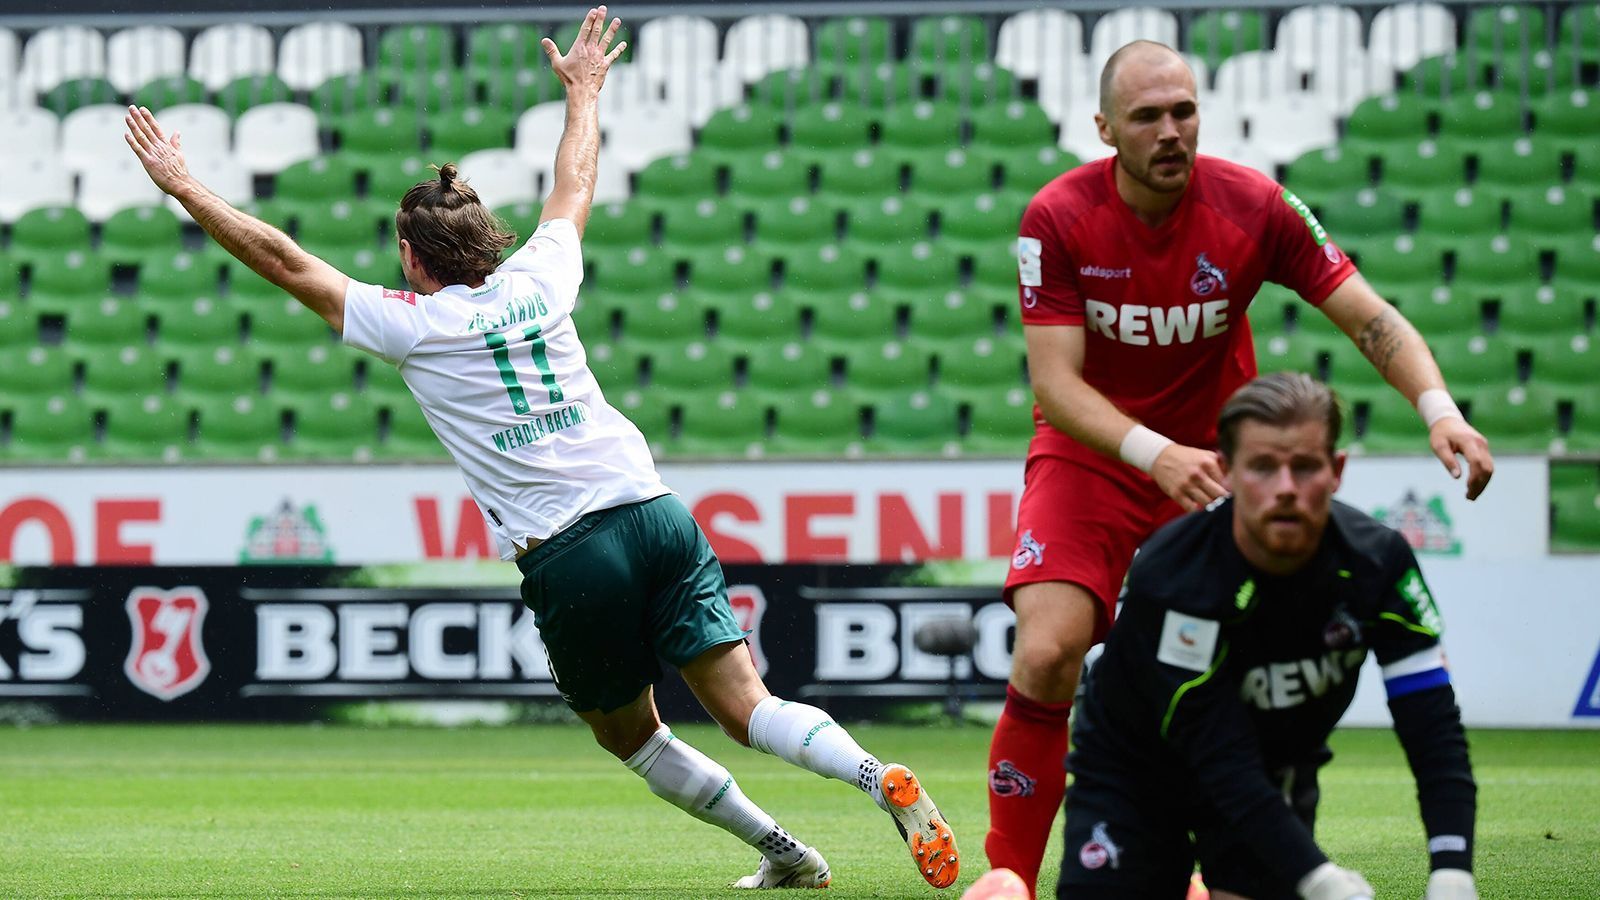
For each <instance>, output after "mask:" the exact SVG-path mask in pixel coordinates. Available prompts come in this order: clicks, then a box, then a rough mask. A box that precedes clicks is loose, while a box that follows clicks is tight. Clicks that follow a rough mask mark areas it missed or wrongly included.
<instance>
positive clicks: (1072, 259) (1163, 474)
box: [985, 41, 1494, 889]
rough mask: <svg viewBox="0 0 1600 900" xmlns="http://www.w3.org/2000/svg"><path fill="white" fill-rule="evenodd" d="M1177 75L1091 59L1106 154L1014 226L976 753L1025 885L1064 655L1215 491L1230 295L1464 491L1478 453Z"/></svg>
mask: <svg viewBox="0 0 1600 900" xmlns="http://www.w3.org/2000/svg"><path fill="white" fill-rule="evenodd" d="M1199 113H1200V110H1199V104H1198V102H1197V100H1196V91H1195V81H1194V74H1193V73H1192V72H1191V71H1190V70H1189V67H1188V65H1187V64H1185V63H1184V61H1183V59H1182V57H1180V56H1179V55H1178V54H1177V53H1175V52H1174V51H1173V50H1172V49H1171V48H1168V47H1166V46H1163V45H1161V44H1156V43H1153V42H1148V41H1136V42H1134V43H1132V44H1129V45H1127V46H1125V47H1123V48H1122V49H1120V50H1118V51H1117V52H1116V53H1115V54H1113V55H1112V57H1111V58H1110V59H1109V60H1108V61H1107V62H1106V66H1105V70H1104V71H1103V72H1102V74H1101V78H1100V112H1099V113H1098V114H1096V116H1095V121H1096V122H1097V123H1098V124H1099V126H1100V138H1101V140H1103V141H1105V143H1106V144H1108V145H1111V146H1114V147H1116V149H1117V154H1116V156H1115V157H1112V158H1109V159H1105V160H1100V161H1098V162H1091V163H1088V164H1086V165H1083V166H1080V167H1078V168H1076V169H1073V170H1072V171H1070V172H1067V173H1065V174H1063V175H1061V176H1060V177H1058V178H1056V179H1055V180H1054V181H1052V182H1050V183H1049V184H1047V185H1045V187H1044V188H1042V189H1041V190H1040V191H1039V193H1038V194H1037V195H1036V196H1035V197H1034V199H1033V202H1032V203H1031V204H1029V206H1028V210H1027V212H1026V213H1025V214H1024V215H1023V218H1022V226H1021V234H1020V238H1019V242H1018V263H1019V274H1020V281H1021V290H1020V298H1021V304H1022V321H1023V325H1024V330H1025V332H1026V336H1027V342H1028V363H1029V368H1030V372H1031V375H1032V381H1033V390H1034V395H1035V398H1036V400H1037V402H1038V405H1037V407H1036V409H1035V414H1034V418H1035V421H1036V422H1037V426H1038V427H1037V433H1036V434H1035V436H1034V439H1033V443H1032V445H1031V446H1030V447H1029V450H1028V460H1027V468H1026V473H1025V486H1024V490H1023V494H1022V502H1021V505H1020V508H1019V510H1018V516H1017V544H1016V550H1015V552H1014V554H1013V556H1012V564H1011V570H1010V573H1009V577H1008V578H1007V580H1006V599H1007V601H1008V602H1009V603H1010V604H1011V605H1012V607H1013V608H1014V609H1015V610H1016V613H1017V636H1016V646H1015V649H1014V652H1013V660H1012V669H1011V681H1010V685H1009V686H1008V688H1007V692H1006V704H1005V708H1004V711H1003V712H1002V713H1001V716H1000V721H999V723H998V724H997V725H996V727H995V734H994V741H993V744H992V745H991V748H990V758H989V788H990V790H989V816H990V831H989V835H988V839H987V841H986V845H985V846H986V849H987V851H988V856H989V863H990V865H991V866H992V867H994V868H1002V867H1004V868H1009V869H1012V870H1014V871H1016V872H1017V873H1018V874H1020V875H1021V876H1022V877H1023V879H1024V880H1025V881H1026V882H1027V883H1028V886H1029V888H1030V889H1033V888H1034V887H1035V884H1036V882H1037V879H1038V873H1039V864H1040V860H1041V858H1042V856H1043V853H1044V846H1045V842H1046V840H1047V839H1048V838H1049V834H1050V827H1051V823H1052V822H1053V821H1054V818H1055V815H1056V811H1057V810H1058V809H1059V808H1060V806H1061V799H1062V793H1063V790H1064V786H1065V777H1066V775H1065V770H1064V767H1063V760H1064V758H1065V756H1066V752H1067V719H1068V715H1069V713H1070V711H1071V708H1072V698H1073V694H1074V692H1075V691H1076V689H1077V685H1078V675H1079V673H1080V671H1081V669H1082V667H1083V658H1084V654H1085V653H1086V652H1087V651H1088V649H1089V647H1090V646H1091V645H1093V644H1095V643H1097V642H1099V641H1100V640H1102V639H1103V637H1104V635H1105V633H1106V630H1107V629H1108V628H1109V627H1110V624H1111V619H1112V615H1113V611H1114V608H1115V603H1116V598H1117V593H1118V590H1119V588H1120V586H1121V584H1122V579H1123V575H1124V574H1125V572H1126V571H1127V568H1128V563H1129V561H1130V560H1131V559H1132V558H1133V552H1134V549H1135V548H1136V547H1138V545H1139V544H1140V543H1141V542H1143V541H1144V539H1145V538H1146V537H1148V536H1149V535H1150V534H1151V532H1153V531H1154V530H1155V529H1156V528H1157V527H1158V526H1160V525H1161V524H1163V523H1164V522H1166V521H1167V520H1169V519H1171V518H1173V517H1174V516H1177V515H1178V514H1179V513H1181V512H1183V511H1185V510H1193V509H1197V508H1199V507H1201V506H1204V505H1205V504H1207V503H1209V502H1210V501H1212V500H1214V499H1216V498H1217V497H1220V496H1222V495H1223V494H1225V493H1226V492H1227V489H1226V487H1225V486H1224V483H1223V481H1224V478H1223V474H1222V470H1221V468H1220V466H1219V465H1218V462H1217V456H1216V453H1215V451H1214V450H1213V449H1212V448H1213V447H1214V446H1215V441H1216V421H1217V412H1218V410H1219V409H1221V407H1222V403H1223V401H1224V400H1225V399H1226V398H1227V397H1228V396H1229V395H1231V394H1232V393H1233V392H1234V391H1235V390H1236V389H1238V388H1239V387H1240V386H1242V385H1243V384H1244V383H1245V382H1247V381H1249V380H1250V379H1251V378H1253V377H1254V376H1255V374H1256V363H1255V348H1254V346H1253V344H1252V343H1251V338H1250V326H1249V323H1248V321H1247V320H1246V318H1245V311H1246V309H1247V307H1248V306H1249V305H1250V301H1251V299H1252V298H1253V297H1254V296H1255V294H1256V291H1257V289H1258V288H1260V286H1261V284H1262V282H1264V281H1273V282H1277V283H1279V284H1283V285H1285V286H1287V287H1290V288H1293V289H1294V290H1296V291H1297V292H1299V294H1300V295H1301V297H1303V298H1304V299H1305V300H1306V302H1307V303H1309V304H1311V305H1312V306H1315V307H1317V308H1318V309H1319V310H1321V311H1322V313H1323V314H1324V315H1326V316H1328V318H1329V319H1331V320H1332V321H1333V322H1334V323H1335V324H1337V325H1338V326H1339V327H1340V329H1342V330H1343V331H1344V332H1345V333H1346V334H1347V335H1349V336H1350V338H1351V340H1353V341H1354V342H1355V343H1356V344H1357V346H1359V347H1360V348H1361V350H1362V351H1363V353H1364V354H1365V355H1366V356H1367V358H1368V359H1369V360H1371V362H1372V364H1373V365H1374V366H1375V367H1376V368H1377V369H1378V371H1379V372H1381V373H1382V374H1383V376H1384V377H1385V378H1386V379H1387V380H1388V381H1389V383H1390V384H1391V385H1393V386H1394V388H1395V389H1396V390H1398V391H1400V392H1401V393H1402V394H1404V395H1405V397H1406V398H1407V399H1408V400H1410V401H1411V402H1412V403H1413V404H1415V405H1416V406H1417V408H1418V411H1419V412H1420V413H1421V415H1422V417H1423V419H1424V420H1425V421H1426V423H1427V425H1428V431H1429V435H1428V437H1429V443H1430V445H1431V446H1432V448H1433V452H1434V453H1435V454H1436V455H1437V456H1438V457H1439V459H1440V461H1441V462H1443V463H1444V466H1445V468H1446V469H1448V470H1449V472H1450V474H1451V476H1453V477H1460V476H1461V474H1462V467H1461V464H1460V463H1459V462H1458V461H1457V459H1456V457H1457V455H1458V454H1459V455H1461V456H1463V457H1465V460H1466V464H1467V470H1468V478H1467V497H1468V498H1469V499H1472V498H1476V497H1477V496H1478V494H1479V493H1480V492H1481V491H1482V490H1483V488H1484V486H1485V485H1486V484H1487V483H1488V481H1489V477H1490V475H1491V474H1492V473H1493V471H1494V460H1493V458H1492V457H1491V455H1490V453H1489V448H1488V443H1487V442H1486V441H1485V440H1484V438H1483V436H1482V435H1481V434H1479V433H1478V432H1477V431H1476V430H1474V429H1473V428H1472V427H1471V426H1470V425H1468V424H1467V423H1466V421H1465V420H1464V419H1463V418H1462V417H1461V414H1460V412H1459V411H1458V410H1457V409H1456V407H1455V404H1454V403H1453V402H1452V401H1451V399H1450V395H1449V393H1448V392H1447V391H1446V390H1445V384H1444V379H1443V378H1442V377H1441V376H1440V374H1439V367H1438V365H1437V364H1435V362H1434V360H1433V356H1432V354H1431V353H1430V352H1429V351H1428V348H1427V346H1426V345H1425V344H1424V343H1423V341H1422V337H1421V336H1420V335H1419V334H1418V333H1417V331H1416V329H1414V328H1412V326H1411V325H1410V324H1409V323H1408V322H1406V320H1405V319H1404V318H1402V317H1401V316H1400V314H1399V313H1398V312H1396V311H1395V310H1394V308H1393V307H1391V306H1390V305H1389V304H1388V303H1387V302H1386V301H1384V300H1383V298H1381V297H1379V296H1378V295H1377V294H1376V293H1375V292H1374V291H1373V290H1372V288H1371V287H1370V286H1368V284H1367V283H1366V281H1365V279H1363V278H1362V277H1361V276H1360V275H1359V274H1358V273H1357V272H1356V269H1355V266H1354V265H1353V264H1352V263H1351V261H1350V260H1349V258H1347V257H1346V256H1345V255H1344V254H1343V253H1342V252H1340V250H1339V248H1338V247H1337V246H1336V245H1335V244H1334V243H1333V242H1332V241H1331V240H1329V238H1328V235H1327V233H1326V232H1325V231H1324V230H1323V228H1322V226H1321V225H1320V224H1319V223H1318V222H1317V220H1316V217H1315V216H1314V215H1312V213H1311V210H1310V209H1308V208H1307V207H1306V206H1305V204H1303V203H1301V202H1300V200H1299V199H1298V198H1297V197H1295V196H1294V195H1293V194H1292V193H1290V192H1289V191H1287V190H1285V189H1284V188H1282V187H1280V186H1279V185H1278V184H1276V183H1274V182H1273V181H1272V180H1271V179H1270V178H1267V177H1265V176H1263V175H1261V174H1259V173H1257V172H1255V171H1254V170H1251V169H1247V168H1244V167H1242V166H1237V165H1234V164H1232V163H1229V162H1226V161H1224V160H1221V159H1217V158H1214V157H1206V156H1198V155H1197V154H1196V152H1195V146H1196V138H1197V136H1198V133H1199V125H1200V114H1199Z"/></svg>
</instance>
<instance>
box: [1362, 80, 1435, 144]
mask: <svg viewBox="0 0 1600 900" xmlns="http://www.w3.org/2000/svg"><path fill="white" fill-rule="evenodd" d="M1434 110H1435V103H1434V102H1432V101H1430V100H1428V99H1426V98H1423V97H1419V96H1417V95H1415V94H1409V93H1404V92H1402V93H1397V94H1384V95H1382V96H1380V97H1370V98H1368V99H1366V100H1363V101H1361V103H1360V104H1359V105H1358V106H1356V108H1355V109H1354V110H1352V111H1351V113H1350V120H1349V122H1347V123H1346V125H1345V135H1346V138H1347V140H1348V141H1349V142H1350V143H1351V144H1353V145H1358V146H1360V147H1361V148H1362V149H1363V150H1365V151H1367V152H1373V151H1376V150H1378V149H1380V147H1381V145H1387V144H1396V143H1400V144H1412V145H1414V144H1415V143H1416V142H1417V141H1419V140H1421V139H1423V138H1425V137H1427V136H1428V135H1429V134H1430V133H1431V124H1430V123H1431V120H1432V117H1433V114H1434ZM1375 145H1377V146H1375Z"/></svg>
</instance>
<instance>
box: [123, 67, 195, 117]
mask: <svg viewBox="0 0 1600 900" xmlns="http://www.w3.org/2000/svg"><path fill="white" fill-rule="evenodd" d="M206 94H207V91H206V86H205V83H204V82H202V81H200V80H199V79H196V78H190V77H189V76H187V75H169V76H167V77H165V78H157V79H154V80H152V81H147V82H145V83H144V84H142V85H140V86H139V88H138V89H137V90H135V91H134V92H133V97H132V102H133V105H134V106H143V107H145V108H146V109H152V110H155V111H156V112H157V113H158V114H159V113H160V112H161V111H162V110H163V109H166V108H167V107H169V106H177V105H179V104H182V103H204V102H206Z"/></svg>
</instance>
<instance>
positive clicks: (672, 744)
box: [623, 725, 806, 866]
mask: <svg viewBox="0 0 1600 900" xmlns="http://www.w3.org/2000/svg"><path fill="white" fill-rule="evenodd" d="M623 765H626V766H627V767H628V768H629V769H631V770H633V773H634V774H635V775H638V776H639V777H641V778H643V779H644V783H645V784H647V785H649V786H650V793H652V794H655V795H656V796H657V797H660V798H661V799H663V800H665V801H667V802H668V803H671V804H672V805H673V806H676V807H677V808H679V809H681V810H683V811H684V812H686V813H688V814H689V815H691V816H694V817H695V818H696V819H699V820H700V821H702V822H709V823H710V824H712V825H715V826H717V827H718V828H721V829H722V830H723V831H726V832H728V833H729V834H731V835H733V836H734V837H736V838H738V839H739V840H741V841H744V842H745V843H746V844H749V845H750V846H752V847H754V848H756V849H757V850H760V851H761V855H763V856H765V857H766V858H767V859H770V860H772V862H773V863H774V864H775V865H780V866H792V865H794V864H795V863H797V862H799V861H800V857H801V856H803V855H805V852H806V845H805V844H802V843H800V842H799V841H797V840H795V839H794V838H793V837H792V836H791V835H790V834H789V832H787V831H784V830H783V827H782V826H781V825H779V824H778V823H777V822H776V821H774V820H773V818H772V817H771V816H769V815H767V813H766V810H763V809H762V808H761V807H759V806H757V805H755V804H754V803H752V802H750V798H748V797H746V796H745V795H744V792H743V791H741V790H739V785H738V784H737V783H736V782H735V781H734V780H733V776H732V775H730V774H728V770H727V769H725V768H723V767H722V766H720V765H717V763H716V761H715V760H713V759H711V758H710V757H709V756H706V755H705V754H704V753H701V752H700V751H699V750H696V749H695V748H693V747H691V746H689V745H688V744H686V743H684V742H683V741H681V740H679V739H678V738H677V737H676V736H674V735H673V733H672V729H670V728H668V727H667V726H665V725H662V726H661V727H660V728H658V729H656V733H655V734H653V735H651V736H650V739H649V740H648V741H645V744H644V746H643V747H640V748H639V752H637V753H635V754H633V755H632V756H630V757H628V758H627V759H626V760H624V761H623Z"/></svg>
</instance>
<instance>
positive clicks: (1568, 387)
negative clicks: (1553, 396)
mask: <svg viewBox="0 0 1600 900" xmlns="http://www.w3.org/2000/svg"><path fill="white" fill-rule="evenodd" d="M1527 343H1528V344H1529V345H1530V346H1531V347H1532V350H1533V369H1532V376H1531V377H1530V378H1529V381H1530V382H1535V383H1538V384H1542V385H1549V386H1551V387H1554V388H1556V389H1557V390H1559V391H1560V392H1561V393H1562V394H1563V395H1564V396H1566V397H1567V398H1569V399H1572V398H1577V397H1591V398H1594V399H1597V400H1600V391H1596V390H1595V373H1596V372H1600V346H1597V345H1596V342H1595V341H1594V340H1593V339H1591V338H1590V337H1589V336H1588V335H1586V334H1581V333H1578V332H1576V331H1573V332H1569V333H1567V334H1550V335H1547V336H1544V337H1540V338H1536V339H1533V340H1529V341H1528V342H1527Z"/></svg>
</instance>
